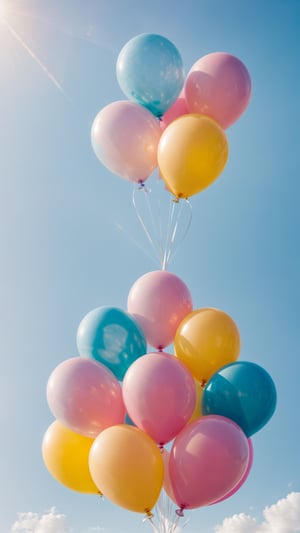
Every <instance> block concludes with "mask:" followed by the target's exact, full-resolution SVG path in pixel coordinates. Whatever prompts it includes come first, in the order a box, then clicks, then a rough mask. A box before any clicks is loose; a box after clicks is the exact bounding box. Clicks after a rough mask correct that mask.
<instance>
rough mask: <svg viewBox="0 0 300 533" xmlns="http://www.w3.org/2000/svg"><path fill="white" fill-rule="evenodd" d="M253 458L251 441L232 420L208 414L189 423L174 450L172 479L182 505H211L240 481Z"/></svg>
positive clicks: (186, 506) (175, 493)
mask: <svg viewBox="0 0 300 533" xmlns="http://www.w3.org/2000/svg"><path fill="white" fill-rule="evenodd" d="M248 461H249V445H248V442H247V438H246V435H245V434H244V432H243V431H242V429H241V428H240V427H239V426H237V425H236V424H235V423H234V422H233V421H232V420H229V419H228V418H224V417H220V416H204V417H201V418H199V419H198V420H196V421H195V422H193V423H192V424H188V425H187V426H186V427H185V428H184V429H183V430H182V431H181V432H180V433H179V435H177V437H176V438H175V440H174V443H173V446H172V449H171V452H170V463H169V464H170V479H171V484H172V489H173V493H174V496H175V500H176V503H177V504H178V505H179V506H180V507H181V509H185V508H186V509H194V508H196V507H200V506H203V505H209V504H211V503H213V502H215V501H216V500H218V499H220V498H222V497H223V496H225V494H227V493H228V492H229V491H230V490H231V489H232V488H233V487H235V486H236V485H237V483H238V482H239V481H240V479H241V477H242V476H243V474H244V472H245V470H246V468H247V465H248Z"/></svg>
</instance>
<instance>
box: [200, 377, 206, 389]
mask: <svg viewBox="0 0 300 533" xmlns="http://www.w3.org/2000/svg"><path fill="white" fill-rule="evenodd" d="M206 383H207V381H206V380H205V379H202V380H201V381H200V387H201V389H203V390H204V389H205V387H206Z"/></svg>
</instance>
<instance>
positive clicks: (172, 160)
mask: <svg viewBox="0 0 300 533" xmlns="http://www.w3.org/2000/svg"><path fill="white" fill-rule="evenodd" d="M227 158H228V142H227V137H226V134H225V132H224V131H223V130H222V128H221V126H219V124H217V122H215V121H214V120H213V119H211V118H209V117H206V116H204V115H199V114H189V115H183V116H181V117H179V118H177V119H176V120H174V122H172V123H171V124H169V126H168V127H167V128H166V129H165V131H164V132H163V133H162V136H161V138H160V141H159V143H158V151H157V162H158V168H159V172H160V174H161V176H162V178H163V180H164V181H165V183H166V185H167V187H168V189H169V190H170V191H171V192H172V193H173V194H174V195H175V196H176V197H177V198H188V197H190V196H192V195H193V194H196V193H198V192H200V191H202V190H203V189H205V188H206V187H208V186H209V185H211V184H212V183H213V182H214V181H215V180H216V179H217V178H218V176H219V175H220V174H221V172H222V171H223V169H224V167H225V165H226V162H227Z"/></svg>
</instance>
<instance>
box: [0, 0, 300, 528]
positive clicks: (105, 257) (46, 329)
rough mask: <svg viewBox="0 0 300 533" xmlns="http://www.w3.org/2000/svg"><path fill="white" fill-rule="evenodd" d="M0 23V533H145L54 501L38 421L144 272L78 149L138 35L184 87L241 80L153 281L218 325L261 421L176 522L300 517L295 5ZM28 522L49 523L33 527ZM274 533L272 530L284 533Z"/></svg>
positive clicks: (67, 494) (36, 14) (55, 11)
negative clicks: (162, 55)
mask: <svg viewBox="0 0 300 533" xmlns="http://www.w3.org/2000/svg"><path fill="white" fill-rule="evenodd" d="M0 13H1V18H0V69H1V73H0V123H1V143H0V180H1V194H0V202H1V208H0V217H1V222H0V235H1V261H0V280H1V297H0V313H1V314H0V316H1V321H0V328H1V368H2V371H1V373H0V420H1V428H2V431H1V439H0V458H1V459H0V465H1V470H0V471H1V476H0V477H1V482H0V529H1V531H3V532H6V531H7V532H9V531H11V530H12V529H11V528H12V525H13V524H14V523H15V521H16V520H17V514H18V513H36V514H35V515H34V514H31V515H23V518H24V516H25V518H27V519H28V520H29V519H30V520H31V526H30V527H31V529H30V528H29V526H28V528H27V531H32V532H37V531H39V532H41V531H42V532H43V531H45V532H46V531H49V532H50V531H51V532H52V533H56V532H57V533H65V531H69V529H66V527H68V528H70V530H72V531H73V532H74V533H87V532H89V531H90V532H91V531H105V532H111V533H116V532H117V531H120V529H122V531H124V532H129V531H130V532H132V531H141V530H145V531H147V530H148V531H150V527H149V526H148V525H147V524H142V522H141V516H140V515H137V514H134V513H130V512H127V511H125V510H123V509H121V508H117V507H115V506H114V505H112V504H110V503H109V502H108V501H98V499H97V498H96V497H93V496H86V495H82V494H77V493H75V492H72V491H69V490H68V489H66V488H64V487H63V486H61V485H59V484H58V483H57V482H56V481H55V480H54V479H52V477H51V476H50V474H49V473H48V472H47V471H46V469H45V467H44V465H43V461H42V458H41V440H42V437H43V434H44V432H45V431H46V429H47V427H48V426H49V424H50V423H51V421H52V419H53V418H52V415H51V413H50V411H49V408H48V405H47V402H46V383H47V379H48V377H49V375H50V373H51V372H52V370H53V369H54V368H55V367H56V366H57V365H58V364H59V363H60V362H61V361H63V360H64V359H67V358H69V357H72V356H75V355H77V350H76V331H77V327H78V324H79V322H80V320H81V319H82V317H83V316H84V315H85V314H86V313H87V312H88V311H89V310H91V309H93V308H95V307H98V306H100V305H112V306H119V307H122V308H124V309H125V308H126V301H127V295H128V292H129V290H130V288H131V286H132V284H133V283H134V282H135V280H136V279H137V278H139V277H140V276H141V275H142V274H144V273H146V272H148V271H150V270H153V269H156V268H159V265H157V264H155V262H153V260H152V259H151V257H149V253H150V255H151V250H150V249H149V244H148V243H147V240H146V239H145V237H144V235H143V233H142V231H141V230H140V228H139V225H138V221H137V219H136V214H135V212H134V209H133V207H132V199H131V197H132V185H131V184H130V183H129V182H126V181H125V180H122V179H121V178H119V177H117V176H115V175H113V174H111V173H110V172H109V171H108V170H107V169H105V168H104V167H103V166H102V165H101V163H100V162H99V161H98V160H97V159H96V157H95V156H94V153H93V151H92V147H91V143H90V129H91V125H92V121H93V119H94V117H95V115H96V114H97V113H98V111H99V110H100V109H102V108H103V107H104V106H105V105H107V104H108V103H110V102H112V101H114V100H122V99H125V97H124V95H123V94H122V92H121V90H120V88H119V86H118V83H117V79H116V75H115V64H116V60H117V56H118V54H119V52H120V50H121V48H122V47H123V45H124V44H125V43H126V42H127V41H128V40H129V39H131V38H132V37H134V36H135V35H138V34H140V33H144V32H147V33H159V34H161V35H163V36H165V37H167V38H168V39H170V40H171V41H172V42H173V43H174V44H175V45H176V46H177V48H178V50H179V51H180V54H181V56H182V59H183V62H184V66H185V70H186V73H187V72H188V71H189V69H190V67H191V66H192V65H193V63H194V62H195V61H196V60H197V59H199V58H200V57H202V56H203V55H205V54H207V53H210V52H215V51H226V52H229V53H232V54H233V55H235V56H237V57H239V58H240V59H241V60H242V61H243V62H244V63H245V65H246V66H247V68H248V70H249V72H250V75H251V79H252V84H253V94H252V99H251V102H250V105H249V107H248V109H247V110H246V112H245V114H244V115H243V116H242V117H241V118H240V119H239V120H238V122H236V123H235V124H234V125H233V126H232V127H231V128H229V129H228V131H227V136H228V142H229V150H230V154H229V160H228V163H227V166H226V169H225V171H224V172H223V174H222V176H221V177H220V178H219V179H218V180H217V181H216V182H215V183H214V184H213V185H212V186H211V187H209V188H208V189H206V190H205V191H203V192H202V193H200V194H198V195H197V196H194V197H193V198H192V199H191V204H192V208H193V220H192V224H191V227H190V230H189V232H188V234H187V236H186V239H185V240H184V242H183V243H182V244H181V245H180V246H179V249H178V252H177V254H176V256H175V257H174V260H173V261H172V263H171V264H170V267H169V269H170V270H171V271H172V272H174V273H175V274H177V275H178V276H179V277H181V278H182V279H183V280H184V281H185V283H186V284H187V285H188V287H189V288H190V291H191V294H192V297H193V301H194V307H195V308H200V307H206V306H211V307H217V308H219V309H222V310H224V311H226V312H227V313H228V314H230V315H231V316H232V317H233V318H234V320H235V321H236V323H237V325H238V327H239V331H240V334H241V339H242V350H241V355H240V359H243V360H251V361H254V362H256V363H258V364H260V365H261V366H263V367H264V368H265V369H266V370H267V371H268V372H269V373H270V374H271V376H272V377H273V379H274V381H275V383H276V387H277V391H278V406H277V410H276V412H275V415H274V417H273V418H272V420H271V421H270V422H269V423H268V425H267V426H266V427H265V428H263V429H262V430H261V431H260V432H259V433H258V434H256V435H254V436H253V445H254V465H253V468H252V471H251V474H250V476H249V478H248V480H247V482H246V484H245V485H244V486H243V487H242V489H241V490H240V491H239V492H238V493H237V494H236V495H235V496H233V497H232V498H231V499H229V500H226V501H225V502H223V503H221V504H219V505H216V506H212V507H208V508H202V509H198V510H196V511H193V512H192V513H190V516H191V520H190V522H189V524H188V526H187V529H186V530H187V531H190V532H191V533H196V532H199V531H205V532H207V533H209V532H214V531H217V529H215V528H216V526H217V525H218V524H219V525H220V524H222V523H223V521H224V520H225V519H229V520H230V519H231V518H230V517H232V516H233V515H235V514H238V515H239V514H240V513H244V515H245V516H246V515H249V517H251V518H248V519H247V518H245V519H243V518H237V519H236V522H235V523H233V522H231V523H230V524H229V526H228V527H229V529H227V530H226V529H225V525H224V526H222V527H223V529H219V530H218V531H220V532H221V533H224V532H225V531H232V532H234V531H236V532H238V531H245V532H252V531H277V530H276V529H259V527H260V526H259V525H257V524H261V523H262V522H263V521H266V520H268V518H266V516H265V517H263V515H262V513H263V509H264V508H265V507H270V506H272V505H273V504H276V502H278V500H280V499H282V500H283V502H284V503H283V504H282V503H281V504H280V505H279V508H280V509H282V507H283V508H284V511H282V512H283V513H287V516H291V513H290V512H288V511H287V510H286V509H289V507H288V506H289V505H290V500H291V499H292V500H293V502H292V505H293V506H294V508H295V507H296V508H297V509H298V511H297V512H298V513H299V509H300V504H299V498H298V496H297V494H296V495H295V496H289V497H288V494H290V493H292V494H293V493H299V491H300V471H299V439H300V418H299V407H298V404H299V402H298V394H297V392H298V388H299V372H300V363H299V326H300V312H299V266H300V265H299V255H300V254H299V237H298V232H299V229H298V228H299V222H300V221H299V214H298V212H299V208H298V204H299V179H298V177H299V172H300V158H299V141H300V135H299V119H300V106H299V89H300V83H299V80H300V77H299V60H300V47H299V40H298V30H299V24H300V3H299V1H298V0H285V1H283V0H282V1H281V0H263V1H261V0H253V1H251V2H250V1H242V0H239V1H238V0H227V1H226V2H225V1H223V0H206V1H205V0H197V1H196V0H187V1H186V2H174V1H173V2H172V1H171V0H165V1H164V2H160V1H159V0H152V2H150V3H148V2H141V1H138V0H131V1H128V2H123V1H122V0H110V1H109V2H108V1H104V0H103V1H96V0H94V1H92V0H85V1H83V0H82V1H81V2H80V1H78V0H72V1H71V0H60V1H59V0H51V2H50V1H48V2H47V1H46V0H40V1H38V0H35V1H34V0H23V1H21V0H19V1H18V0H11V1H9V0H6V1H5V0H4V2H3V0H2V1H1V0H0ZM7 23H8V24H7ZM203 482H205V480H203ZM51 508H55V510H54V511H51V512H50V514H49V513H48V514H47V512H48V511H49V509H51ZM273 511H274V509H273ZM273 511H271V515H272V512H273ZM275 511H276V512H277V511H278V507H276V509H275ZM275 511H274V513H275V515H276V512H275ZM278 512H280V511H278ZM45 513H46V516H48V519H49V516H50V519H49V520H50V522H51V516H52V515H53V517H54V518H53V520H56V524H57V523H59V522H60V524H59V525H58V526H57V525H53V524H54V522H52V526H51V527H52V529H51V528H50V529H49V527H48V526H45V525H44V526H43V528H44V529H43V528H42V526H41V520H42V518H41V517H43V516H44V515H45ZM51 513H52V514H51ZM274 513H273V515H272V516H274ZM57 514H63V515H65V517H66V518H65V519H61V518H57ZM267 514H268V513H267ZM269 514H270V513H269ZM277 514H278V513H277ZM244 515H243V516H244ZM276 516H277V515H276ZM297 516H299V514H298V515H297ZM48 519H46V522H47V520H48ZM254 519H256V525H255V524H254V522H253V520H254ZM49 520H48V522H49ZM243 520H244V522H245V520H246V522H247V520H248V524H247V523H246V526H245V528H244V529H242V526H241V523H242V521H243ZM270 520H274V518H272V517H271V519H270ZM63 521H64V524H66V523H67V524H68V526H66V525H62V522H63ZM46 522H44V524H45V523H46ZM50 522H49V523H50ZM270 523H272V522H270ZM287 523H288V522H286V524H287ZM20 524H21V525H22V523H21V522H20V523H19V526H18V525H15V526H14V531H23V529H21V525H20ZM253 524H254V525H253ZM23 525H24V522H23ZM38 527H40V529H38ZM47 527H48V529H47ZM96 527H98V529H92V528H96ZM246 527H248V529H246ZM251 527H252V529H251ZM263 527H265V526H263ZM270 527H271V526H270ZM286 527H290V529H282V530H281V529H280V530H279V529H278V531H281V532H283V533H289V531H300V529H295V526H293V525H290V526H288V525H287V526H286ZM292 527H294V529H292ZM18 528H19V529H18ZM41 528H42V529H41ZM64 528H65V529H64ZM239 528H240V529H239ZM253 528H254V529H253ZM255 528H256V529H255Z"/></svg>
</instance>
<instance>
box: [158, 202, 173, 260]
mask: <svg viewBox="0 0 300 533" xmlns="http://www.w3.org/2000/svg"><path fill="white" fill-rule="evenodd" d="M174 212H175V203H174V202H172V200H171V201H170V205H169V217H168V226H167V234H166V241H165V249H164V254H163V259H162V265H161V268H162V270H166V268H167V264H168V257H169V255H170V247H171V243H172V235H171V230H172V223H173V218H174ZM173 233H174V232H173ZM170 235H171V238H170Z"/></svg>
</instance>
